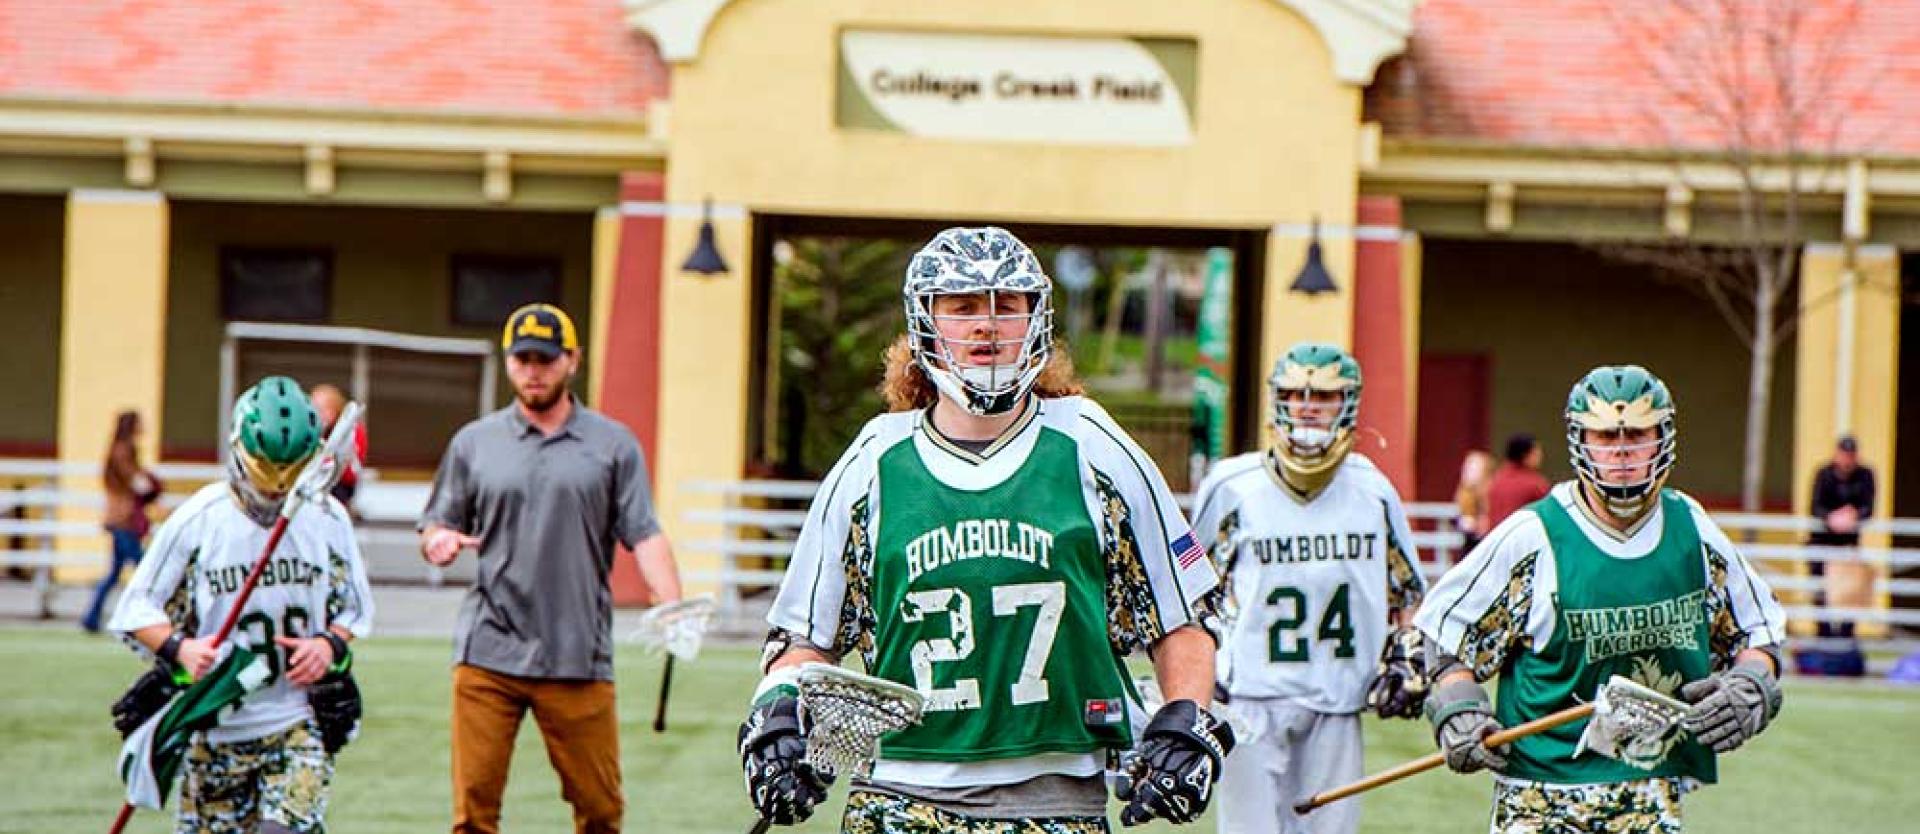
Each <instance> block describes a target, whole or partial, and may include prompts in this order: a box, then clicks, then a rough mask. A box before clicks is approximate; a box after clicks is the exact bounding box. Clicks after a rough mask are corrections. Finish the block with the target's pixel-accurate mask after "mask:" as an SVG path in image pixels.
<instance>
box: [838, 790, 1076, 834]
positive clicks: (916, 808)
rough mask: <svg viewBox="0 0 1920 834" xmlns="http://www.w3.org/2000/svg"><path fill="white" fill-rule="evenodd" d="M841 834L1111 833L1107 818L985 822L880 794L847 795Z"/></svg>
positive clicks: (1044, 818) (980, 819) (857, 792)
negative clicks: (845, 813)
mask: <svg viewBox="0 0 1920 834" xmlns="http://www.w3.org/2000/svg"><path fill="white" fill-rule="evenodd" d="M840 832H841V834H950V832H952V833H954V834H1111V829H1109V828H1108V827H1107V819H1106V818H1105V817H1042V818H1038V819H982V818H979V817H968V816H962V815H960V814H955V813H953V812H951V811H943V810H940V809H939V808H936V807H934V806H932V805H928V804H927V803H924V802H917V801H914V800H912V799H908V798H906V797H904V796H899V795H896V794H890V793H882V792H880V791H869V790H858V789H856V790H854V791H853V792H852V793H850V794H849V795H848V796H847V815H846V816H845V817H842V818H841V820H840Z"/></svg>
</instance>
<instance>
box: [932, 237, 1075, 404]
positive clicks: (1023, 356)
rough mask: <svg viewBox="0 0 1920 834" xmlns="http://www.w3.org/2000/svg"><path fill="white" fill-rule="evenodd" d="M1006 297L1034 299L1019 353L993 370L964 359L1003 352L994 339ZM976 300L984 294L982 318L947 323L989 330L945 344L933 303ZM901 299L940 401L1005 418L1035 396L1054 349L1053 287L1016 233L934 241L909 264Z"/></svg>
mask: <svg viewBox="0 0 1920 834" xmlns="http://www.w3.org/2000/svg"><path fill="white" fill-rule="evenodd" d="M1001 293H1019V294H1021V295H1024V296H1026V297H1027V298H1028V299H1029V301H1030V304H1029V305H1028V307H1027V312H1026V316H1025V317H1026V320H1027V332H1026V337H1025V338H1024V339H1023V340H1022V341H1021V343H1020V353H1019V355H1018V356H1015V357H1014V358H1013V360H1012V361H1011V362H1008V363H1006V364H1000V362H999V361H998V358H997V357H996V358H995V361H994V364H990V365H975V364H972V363H970V362H967V361H965V359H966V358H967V357H968V354H969V353H971V352H972V351H975V350H980V349H987V350H992V349H996V348H998V347H1000V343H998V342H995V341H993V333H994V330H995V325H996V324H997V322H998V320H999V319H1001V318H1004V317H1003V316H999V315H998V314H997V313H996V312H995V310H996V306H995V301H996V300H997V299H998V296H999V295H1000V294H1001ZM973 294H985V295H986V296H987V304H986V309H985V312H984V314H982V315H978V316H964V317H961V316H943V317H942V318H946V319H948V320H953V319H959V318H965V319H971V320H974V321H976V322H977V323H979V324H982V325H984V326H983V327H981V328H978V329H976V330H975V331H974V332H972V333H970V334H968V335H969V338H965V339H947V338H942V337H941V336H940V329H939V327H938V322H936V321H935V320H934V315H933V308H934V299H936V298H938V297H940V296H943V295H973ZM901 296H902V300H903V301H904V302H905V304H906V308H907V334H908V336H909V339H908V341H909V342H910V344H911V346H912V349H913V358H914V362H915V363H916V364H918V365H919V366H920V369H921V370H922V371H924V372H925V373H926V375H927V378H928V379H930V380H932V381H933V385H934V387H935V388H937V389H938V390H939V391H940V393H941V394H942V395H944V396H946V397H948V398H950V399H952V400H953V401H954V402H956V403H959V404H960V405H962V406H964V407H965V408H966V409H967V410H968V411H969V412H972V413H974V414H1001V413H1005V412H1006V411H1008V410H1010V409H1012V408H1014V407H1015V406H1017V405H1019V404H1020V403H1021V402H1023V401H1024V400H1025V399H1026V396H1027V392H1028V391H1031V390H1033V384H1034V381H1035V380H1037V379H1039V377H1040V371H1041V369H1043V368H1045V367H1046V364H1047V358H1048V356H1049V355H1050V352H1051V351H1052V348H1053V281H1052V280H1051V279H1049V278H1048V277H1047V274H1046V272H1045V271H1044V270H1042V269H1041V268H1040V260H1039V259H1038V258H1036V257H1034V255H1033V250H1031V249H1028V248H1027V245H1026V244H1024V243H1021V242H1020V239H1019V238H1017V237H1014V236H1013V233H1011V232H1008V231H1007V230H1005V229H1001V228H997V227H994V226H984V227H979V228H964V227H955V228H951V229H947V230H946V231H943V232H941V233H940V234H938V235H935V236H934V238H933V240H931V241H928V242H927V245H926V246H924V247H921V249H920V251H919V252H917V253H915V254H914V256H913V259H912V260H911V261H909V262H908V263H907V280H906V284H905V286H904V287H902V288H901Z"/></svg>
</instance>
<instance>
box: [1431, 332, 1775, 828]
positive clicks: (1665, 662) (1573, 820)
mask: <svg viewBox="0 0 1920 834" xmlns="http://www.w3.org/2000/svg"><path fill="white" fill-rule="evenodd" d="M1566 427H1567V446H1568V451H1569V452H1570V453H1571V454H1572V457H1573V468H1574V471H1575V472H1576V473H1577V474H1578V478H1577V479H1576V480H1574V481H1569V482H1565V483H1561V484H1559V485H1558V486H1556V487H1554V488H1553V490H1552V492H1550V493H1549V494H1548V495H1547V497H1546V498H1543V499H1541V500H1539V501H1536V502H1534V503H1533V504H1532V505H1531V506H1529V507H1527V508H1526V509H1523V510H1521V511H1519V512H1517V513H1515V514H1513V515H1512V516H1510V517H1509V518H1507V520H1505V521H1503V522H1501V523H1500V524H1499V525H1498V526H1497V527H1495V528H1494V529H1493V531H1492V532H1491V533H1489V534H1488V536H1487V538H1486V540H1485V541H1483V542H1481V544H1480V546H1479V547H1477V548H1475V549H1474V551H1473V552H1472V553H1470V554H1468V555H1467V557H1466V559H1465V560H1463V561H1462V562H1461V563H1460V564H1458V565H1456V566H1454V568H1453V569H1452V570H1451V571H1449V572H1448V573H1447V575H1446V576H1445V577H1443V578H1442V579H1441V580H1440V581H1439V582H1438V583H1436V584H1435V586H1434V589H1433V592H1432V593H1431V594H1429V595H1428V597H1427V602H1426V605H1425V606H1424V607H1423V608H1421V610H1420V613H1419V615H1418V616H1417V617H1416V618H1415V622H1416V624H1417V625H1419V627H1420V629H1421V631H1423V632H1424V633H1425V635H1426V638H1427V641H1428V646H1429V647H1430V649H1429V651H1430V654H1431V655H1432V656H1431V657H1430V658H1429V668H1430V669H1431V670H1432V673H1433V676H1434V680H1435V682H1436V688H1435V690H1434V692H1433V694H1432V696H1431V697H1429V698H1428V699H1427V715H1428V718H1429V719H1430V720H1431V721H1432V722H1433V727H1434V733H1435V740H1436V742H1437V743H1438V744H1439V746H1440V748H1441V750H1442V751H1443V752H1444V753H1445V754H1446V759H1447V766H1448V767H1451V768H1453V769H1454V770H1456V771H1460V772H1462V773H1466V772H1471V771H1476V770H1482V769H1487V770H1492V771H1494V772H1495V773H1496V774H1497V776H1496V777H1495V787H1494V801H1493V824H1492V830H1494V831H1661V832H1672V831H1679V830H1680V795H1681V794H1682V793H1683V792H1685V791H1686V790H1688V789H1690V788H1691V787H1693V786H1694V785H1696V784H1698V783H1711V782H1713V781H1714V778H1715V771H1714V756H1715V754H1718V753H1726V752H1728V751H1730V750H1733V749H1734V748H1736V747H1739V746H1740V745H1741V744H1743V743H1745V742H1746V741H1747V740H1748V739H1750V738H1752V737H1753V736H1755V735H1757V734H1758V733H1759V732H1760V731H1761V730H1764V729H1766V727H1767V724H1768V723H1769V722H1770V721H1772V720H1773V718H1774V716H1775V715H1776V714H1777V713H1778V712H1779V711H1780V688H1779V684H1778V683H1777V680H1778V676H1779V674H1780V660H1779V658H1780V655H1779V649H1778V646H1779V644H1780V643H1781V641H1782V640H1784V639H1785V638H1786V619H1785V617H1784V615H1783V614H1782V612H1781V609H1780V605H1779V603H1778V602H1777V601H1775V600H1774V598H1773V592H1772V591H1771V590H1770V589H1769V588H1768V587H1767V584H1766V582H1765V581H1764V580H1762V579H1761V578H1760V576H1759V575H1758V574H1756V573H1755V572H1754V571H1753V570H1752V569H1751V568H1750V567H1749V566H1748V565H1747V562H1746V560H1745V559H1744V558H1742V557H1741V556H1740V554H1739V553H1738V552H1737V551H1736V550H1734V547H1733V544H1732V542H1730V541H1728V539H1727V536H1726V534H1725V533H1723V532H1721V530H1720V528H1719V527H1718V526H1717V525H1715V524H1714V523H1713V521H1712V520H1711V519H1709V518H1708V517H1707V514H1706V511H1705V510H1702V509H1701V508H1700V505H1699V504H1698V503H1697V502H1695V501H1694V500H1693V499H1692V498H1690V497H1688V496H1687V495H1686V494H1684V493H1682V492H1680V491H1678V490H1672V489H1663V488H1662V485H1663V484H1665V483H1666V480H1667V475H1668V474H1669V473H1670V472H1671V471H1672V469H1673V462H1674V455H1675V449H1676V446H1677V443H1678V434H1677V431H1676V429H1675V424H1674V405H1673V397H1672V395H1670V394H1669V393H1668V392H1667V386H1666V385H1665V384H1664V383H1662V382H1661V381H1660V380H1659V379H1658V378H1656V377H1655V376H1654V375H1653V374H1651V373H1648V372H1647V371H1646V369H1644V368H1641V367H1639V366H1637V365H1612V366H1604V367H1599V368H1595V369H1593V370H1592V371H1590V372H1588V373H1587V375H1586V376H1584V377H1582V378H1581V379H1580V381H1579V382H1578V383H1576V384H1575V385H1574V386H1573V391H1572V392H1571V393H1570V394H1569V395H1568V396H1567V406H1566ZM1613 675H1620V676H1622V677H1625V678H1627V679H1630V680H1632V681H1634V682H1637V683H1640V684H1643V685H1645V686H1647V687H1650V688H1652V689H1654V690H1657V691H1659V692H1662V693H1665V694H1667V695H1671V696H1675V697H1677V698H1679V699H1680V700H1682V701H1685V702H1688V703H1690V704H1691V706H1690V707H1689V708H1688V711H1687V714H1686V717H1685V719H1684V720H1683V722H1682V724H1683V726H1684V728H1685V729H1686V730H1687V732H1686V733H1684V734H1676V735H1673V736H1671V737H1668V738H1665V739H1662V740H1659V741H1658V743H1656V744H1652V745H1640V746H1636V747H1634V748H1632V749H1631V750H1630V751H1629V755H1625V756H1622V757H1621V758H1620V759H1612V758H1602V757H1600V756H1596V755H1594V754H1592V753H1585V754H1583V755H1576V751H1577V743H1578V741H1579V739H1580V737H1581V733H1582V731H1583V730H1584V728H1585V725H1586V723H1587V722H1586V721H1579V722H1575V723H1573V724H1570V725H1567V726H1564V727H1561V728H1559V729H1556V730H1551V731H1548V732H1546V733H1542V734H1540V735H1536V736H1532V737H1529V738H1525V739H1521V740H1520V741H1518V742H1515V743H1514V744H1513V745H1511V746H1507V747H1502V748H1499V749H1489V748H1488V747H1487V746H1486V745H1485V744H1483V743H1481V739H1482V738H1484V737H1485V736H1486V735H1487V734H1488V733H1491V732H1494V731H1496V730H1498V729H1500V728H1502V727H1512V726H1514V725H1517V724H1520V723H1523V722H1526V721H1530V720H1533V719H1535V718H1539V717H1541V716H1544V715H1547V714H1550V713H1552V712H1555V711H1558V710H1561V709H1565V708H1568V707H1572V706H1575V705H1577V704H1579V703H1581V702H1583V701H1586V700H1589V699H1591V698H1593V697H1594V693H1595V691H1596V690H1597V689H1598V688H1599V686H1600V684H1601V683H1602V682H1604V681H1606V680H1608V679H1609V678H1610V677H1611V676H1613ZM1495 677H1498V678H1499V680H1500V686H1499V692H1500V698H1499V702H1498V703H1497V704H1496V703H1494V702H1492V701H1490V700H1489V699H1488V697H1487V692H1486V690H1485V689H1483V688H1482V687H1481V683H1482V682H1484V681H1486V680H1489V679H1492V678H1495Z"/></svg>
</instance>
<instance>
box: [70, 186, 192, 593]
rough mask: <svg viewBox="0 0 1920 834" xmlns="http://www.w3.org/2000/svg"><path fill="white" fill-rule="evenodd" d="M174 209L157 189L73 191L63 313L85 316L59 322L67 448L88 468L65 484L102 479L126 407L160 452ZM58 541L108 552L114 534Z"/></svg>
mask: <svg viewBox="0 0 1920 834" xmlns="http://www.w3.org/2000/svg"><path fill="white" fill-rule="evenodd" d="M167 219H168V218H167V202H166V199H165V198H164V197H162V196H161V195H160V194H158V193H156V192H151V191H93V190H83V191H75V192H73V193H72V194H71V195H69V196H68V198H67V223H66V228H67V234H66V251H65V269H64V270H63V275H64V279H63V280H62V297H61V310H60V317H61V319H62V320H63V321H67V322H76V323H77V322H85V323H86V324H87V326H84V327H80V326H75V327H66V328H62V330H61V335H60V389H59V390H60V399H59V403H60V404H59V409H60V411H59V425H60V434H59V444H60V450H59V454H60V459H61V460H62V461H63V462H66V463H70V464H76V465H79V466H82V467H85V474H75V475H70V476H67V477H63V478H62V479H61V488H62V489H71V490H84V491H89V492H90V491H94V490H98V489H99V488H100V478H99V475H98V470H97V468H95V465H97V462H98V461H99V460H100V459H101V457H102V456H103V455H104V454H105V452H106V447H107V441H108V440H109V439H110V437H111V435H112V430H113V420H114V416H115V415H116V414H117V413H119V412H120V411H121V410H123V409H129V408H130V409H134V410H135V411H138V412H139V413H140V417H141V420H142V422H143V423H144V424H145V426H146V432H145V433H144V434H142V435H141V438H140V441H141V442H140V448H139V456H140V459H142V460H153V459H154V458H155V454H154V452H155V449H156V448H157V446H156V444H157V442H158V438H159V436H160V430H161V428H162V425H161V406H162V398H163V390H162V389H163V385H162V383H161V377H160V371H161V368H162V367H163V364H164V363H165V361H166V333H167V268H166V264H167ZM60 517H61V518H62V519H63V520H68V521H86V520H97V519H98V513H97V511H92V510H85V509H81V508H78V507H66V508H63V511H62V512H61V514H60ZM59 546H60V548H61V549H84V550H93V551H99V552H105V548H106V538H105V536H104V535H89V536H80V537H65V538H62V539H61V540H60V541H59ZM87 572H88V569H86V568H82V569H80V570H79V574H81V575H84V574H85V573H87ZM61 573H63V574H66V573H69V572H68V571H64V570H63V571H62V572H61Z"/></svg>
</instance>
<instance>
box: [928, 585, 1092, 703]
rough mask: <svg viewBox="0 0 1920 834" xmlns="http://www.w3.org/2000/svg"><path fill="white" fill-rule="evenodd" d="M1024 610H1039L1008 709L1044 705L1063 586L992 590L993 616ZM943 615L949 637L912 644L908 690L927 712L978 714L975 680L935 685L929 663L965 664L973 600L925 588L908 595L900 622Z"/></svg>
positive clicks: (1063, 606)
mask: <svg viewBox="0 0 1920 834" xmlns="http://www.w3.org/2000/svg"><path fill="white" fill-rule="evenodd" d="M1029 605H1036V606H1039V607H1040V615H1039V616H1038V617H1036V618H1034V621H1033V634H1032V636H1030V637H1029V638H1028V639H1027V647H1026V648H1027V650H1026V655H1025V656H1024V657H1023V658H1022V659H1021V661H1020V677H1019V678H1017V679H1016V680H1015V681H1014V682H1013V686H1012V690H1013V693H1012V694H1013V704H1014V706H1020V705H1022V704H1034V703H1039V702H1041V701H1045V700H1047V679H1046V677H1045V675H1046V672H1047V655H1049V654H1052V653H1053V636H1054V634H1056V633H1057V632H1059V630H1060V614H1061V612H1062V611H1064V610H1065V609H1066V606H1067V585H1066V583H1064V582H1028V583H1024V584H1019V585H997V586H995V587H994V589H993V615H994V616H996V617H1010V616H1013V614H1014V613H1015V612H1017V611H1019V610H1020V609H1021V608H1024V607H1026V606H1029ZM937 614H946V615H947V624H948V636H947V637H939V638H934V639H931V640H921V641H919V642H917V643H914V644H913V649H912V660H913V688H915V689H918V690H920V694H921V695H922V696H925V697H926V699H927V705H926V709H927V710H928V711H930V712H942V711H947V710H963V709H979V708H980V680H979V679H978V678H959V679H956V680H955V681H954V682H953V685H952V686H944V687H942V686H934V684H933V664H935V663H940V662H947V661H955V660H965V659H966V658H967V657H968V656H969V655H972V654H973V649H974V639H973V598H972V597H970V596H968V595H967V592H966V591H963V590H961V589H959V588H930V589H927V590H924V591H913V592H911V593H908V594H907V597H906V605H905V606H903V607H902V610H901V617H900V618H901V619H902V620H905V621H906V622H909V623H917V622H920V621H922V620H924V619H926V618H927V617H928V616H929V615H937Z"/></svg>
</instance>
